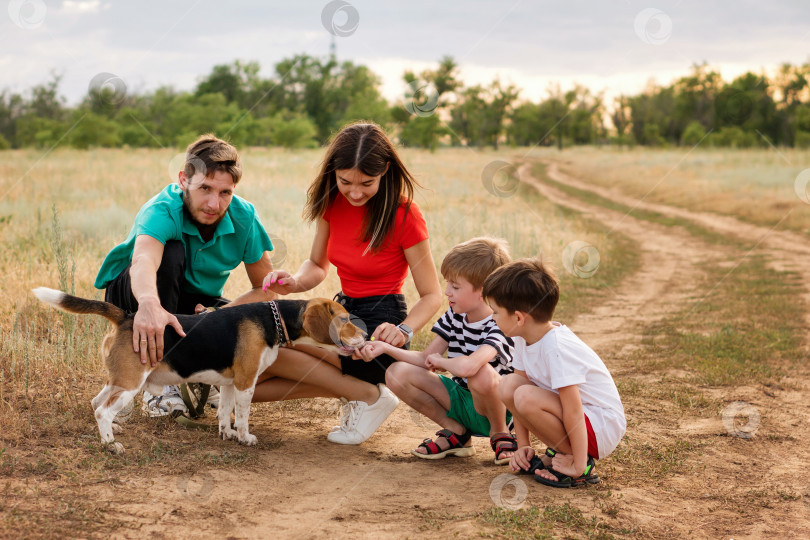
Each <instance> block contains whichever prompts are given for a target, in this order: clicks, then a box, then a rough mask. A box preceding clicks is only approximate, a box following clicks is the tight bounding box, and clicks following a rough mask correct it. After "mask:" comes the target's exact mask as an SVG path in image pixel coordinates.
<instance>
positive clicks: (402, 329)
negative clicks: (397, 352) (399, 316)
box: [397, 323, 413, 345]
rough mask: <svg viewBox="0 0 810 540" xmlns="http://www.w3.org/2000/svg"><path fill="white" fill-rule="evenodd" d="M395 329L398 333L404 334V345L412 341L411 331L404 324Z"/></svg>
mask: <svg viewBox="0 0 810 540" xmlns="http://www.w3.org/2000/svg"><path fill="white" fill-rule="evenodd" d="M397 328H398V329H399V331H400V332H402V333H403V334H405V337H406V338H408V339H406V340H405V344H406V345H407V344H408V343H410V342H411V340H412V339H413V329H412V328H411V327H410V326H408V325H407V324H405V323H402V324H398V325H397Z"/></svg>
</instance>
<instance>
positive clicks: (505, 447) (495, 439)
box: [489, 433, 518, 465]
mask: <svg viewBox="0 0 810 540" xmlns="http://www.w3.org/2000/svg"><path fill="white" fill-rule="evenodd" d="M499 443H506V444H499ZM489 445H490V446H491V447H492V450H493V451H494V452H495V465H505V464H507V463H509V460H510V459H512V456H509V457H507V458H501V454H503V453H504V452H515V451H517V449H518V444H517V439H515V438H514V437H513V436H512V434H511V433H496V434H495V435H493V436H492V437H490V438H489Z"/></svg>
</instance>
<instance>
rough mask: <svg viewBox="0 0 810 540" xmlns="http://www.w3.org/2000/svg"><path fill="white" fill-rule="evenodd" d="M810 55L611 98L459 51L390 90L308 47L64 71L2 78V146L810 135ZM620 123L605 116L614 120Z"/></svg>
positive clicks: (717, 140) (694, 140) (704, 71)
mask: <svg viewBox="0 0 810 540" xmlns="http://www.w3.org/2000/svg"><path fill="white" fill-rule="evenodd" d="M808 78H810V64H805V65H803V66H792V65H789V64H785V65H783V66H782V67H781V69H780V71H779V72H778V74H777V75H776V76H775V77H773V78H772V79H769V78H768V77H766V76H764V75H756V74H753V73H746V74H744V75H742V76H740V77H737V78H736V79H734V80H733V81H731V82H729V83H726V82H724V81H723V80H722V78H721V77H720V74H719V73H717V72H716V71H714V70H712V69H710V68H709V67H708V66H707V65H706V64H703V65H695V66H693V68H692V71H691V73H690V74H689V75H688V76H686V77H682V78H680V79H678V80H676V81H674V82H673V83H672V84H670V85H668V86H659V85H654V84H651V85H650V86H649V87H648V88H647V89H645V91H644V92H642V93H640V94H638V95H635V96H621V97H619V98H617V99H616V100H615V102H614V103H612V104H611V105H612V106H611V107H610V110H608V107H606V104H605V103H604V99H603V96H602V94H594V93H593V92H591V91H590V90H589V89H587V88H585V87H582V86H575V87H574V88H573V89H570V90H567V91H563V90H562V89H560V87H559V86H555V87H552V88H550V89H549V92H548V96H547V97H546V98H545V99H543V100H540V101H539V102H536V103H535V102H531V101H525V100H521V99H520V91H519V90H518V89H517V88H515V87H514V86H512V85H504V84H502V83H501V82H500V81H498V80H495V81H493V82H491V83H490V84H489V85H474V86H465V85H464V84H463V83H462V81H460V80H459V77H458V66H457V64H456V63H455V61H454V60H453V59H452V58H450V57H445V58H443V59H442V60H440V61H439V63H438V65H437V67H436V69H429V70H426V71H423V72H421V73H418V74H416V73H413V72H410V71H408V72H405V73H404V74H403V88H404V91H403V97H402V100H401V102H399V103H394V104H392V103H388V102H387V101H386V100H385V99H384V98H383V97H382V95H381V94H380V92H379V86H380V79H379V77H378V76H377V75H376V74H374V73H373V72H372V71H371V70H370V69H368V68H367V67H365V66H361V65H356V64H354V63H352V62H343V63H338V62H337V61H336V60H335V59H334V58H328V59H320V58H316V57H312V56H309V55H305V54H302V55H297V56H294V57H292V58H289V59H285V60H282V61H281V62H279V63H278V64H276V66H275V69H274V74H273V75H272V76H271V77H269V78H262V77H260V76H259V65H258V64H257V63H255V62H250V63H242V62H238V61H237V62H234V63H232V64H228V65H219V66H216V67H214V68H213V70H212V71H211V73H209V74H208V75H207V76H205V77H204V78H202V79H201V80H200V81H199V83H198V84H197V86H196V88H195V89H194V90H193V91H191V92H179V91H176V90H175V89H173V88H172V87H162V88H159V89H157V90H155V91H152V92H147V93H143V94H140V95H138V94H133V93H131V92H127V89H126V86H125V84H124V82H123V81H122V80H121V79H119V78H117V77H115V76H114V75H112V74H100V75H99V76H97V77H96V78H95V79H94V80H93V83H92V84H91V88H90V90H89V91H88V93H87V95H86V96H85V97H84V99H83V100H82V102H81V103H80V104H79V105H77V106H75V107H68V106H66V104H65V100H64V98H63V97H61V96H60V94H59V82H60V80H59V77H54V78H53V79H52V80H51V81H50V82H48V83H46V84H43V85H40V86H36V87H34V88H32V89H31V90H30V91H29V92H26V93H25V94H23V95H21V94H16V93H9V92H8V91H3V92H0V148H9V147H12V148H20V147H47V148H50V147H52V146H55V145H59V144H64V145H70V146H73V147H76V148H89V147H118V146H124V145H127V146H130V147H163V146H183V145H185V144H187V143H188V141H190V140H192V139H193V138H194V137H196V136H197V135H198V134H199V133H202V132H207V131H213V132H215V133H217V134H218V135H219V136H222V137H225V138H227V139H229V140H231V141H232V142H233V143H234V144H237V145H239V146H245V145H262V146H264V145H276V146H285V147H309V146H318V145H320V144H323V143H324V142H325V141H326V140H327V139H328V138H329V136H330V134H331V133H333V132H334V131H335V130H336V129H337V128H339V127H340V126H341V125H343V124H344V123H346V122H349V121H353V120H358V119H365V120H373V121H375V122H378V123H380V124H382V125H384V126H386V127H387V128H388V129H389V130H391V131H392V132H393V133H395V134H396V136H397V137H398V138H399V140H400V141H401V142H402V143H403V144H405V145H408V146H418V147H423V148H430V149H435V148H436V147H438V146H439V145H440V144H445V145H467V146H478V147H480V146H494V147H496V148H497V147H498V146H499V145H500V144H503V143H506V144H510V145H556V146H558V147H560V148H562V147H563V146H568V145H572V144H603V143H613V144H628V145H633V144H640V145H650V146H660V145H694V144H698V143H703V142H704V141H705V143H706V144H713V145H717V146H738V147H748V146H755V145H766V144H769V143H770V144H776V145H783V146H800V147H808V146H810V85H808ZM608 119H609V123H610V124H612V126H611V127H610V128H609V127H608V126H607V125H606V120H608Z"/></svg>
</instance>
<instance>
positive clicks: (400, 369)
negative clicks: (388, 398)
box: [385, 362, 407, 393]
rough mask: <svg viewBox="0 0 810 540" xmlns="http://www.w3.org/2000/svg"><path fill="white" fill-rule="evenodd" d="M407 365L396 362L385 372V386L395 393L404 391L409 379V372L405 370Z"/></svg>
mask: <svg viewBox="0 0 810 540" xmlns="http://www.w3.org/2000/svg"><path fill="white" fill-rule="evenodd" d="M406 365H407V364H404V363H403V362H394V363H393V364H391V365H390V366H388V369H386V370H385V384H386V386H388V388H390V389H391V390H392V391H393V392H394V393H397V392H398V391H400V390H402V388H403V386H404V384H403V383H404V381H405V379H406V378H407V373H406V371H407V370H406V369H404V367H405V366H406Z"/></svg>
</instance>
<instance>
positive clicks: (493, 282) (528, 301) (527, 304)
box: [483, 259, 560, 322]
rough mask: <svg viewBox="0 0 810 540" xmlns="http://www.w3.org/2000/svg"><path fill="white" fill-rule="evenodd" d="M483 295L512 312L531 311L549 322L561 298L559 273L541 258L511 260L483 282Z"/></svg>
mask: <svg viewBox="0 0 810 540" xmlns="http://www.w3.org/2000/svg"><path fill="white" fill-rule="evenodd" d="M483 297H484V299H485V300H492V301H493V302H495V303H496V304H498V305H499V306H501V307H502V308H504V309H507V310H509V312H510V313H514V312H515V311H522V312H523V313H528V314H529V315H531V316H532V318H533V319H534V320H536V321H537V322H548V321H550V320H551V317H552V316H553V315H554V309H555V308H556V307H557V302H558V301H559V300H560V285H559V283H558V282H557V276H555V275H554V272H553V271H552V270H551V269H550V268H548V267H546V266H545V265H544V264H543V262H542V261H541V260H540V259H520V260H517V261H514V262H511V263H509V264H507V265H505V266H502V267H501V268H498V269H497V270H496V271H495V272H493V273H492V275H491V276H489V277H488V278H487V279H486V281H485V282H484V291H483Z"/></svg>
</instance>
